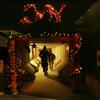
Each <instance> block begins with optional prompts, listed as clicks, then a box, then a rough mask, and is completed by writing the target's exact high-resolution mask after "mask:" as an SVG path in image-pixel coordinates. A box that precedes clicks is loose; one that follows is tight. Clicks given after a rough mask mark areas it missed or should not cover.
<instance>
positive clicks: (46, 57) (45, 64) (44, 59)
mask: <svg viewBox="0 0 100 100" xmlns="http://www.w3.org/2000/svg"><path fill="white" fill-rule="evenodd" d="M39 56H40V58H41V65H42V68H43V72H44V75H45V76H47V75H48V60H49V52H48V51H47V48H46V46H44V47H43V50H41V51H40V53H39Z"/></svg>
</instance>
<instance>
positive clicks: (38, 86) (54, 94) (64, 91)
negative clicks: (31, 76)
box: [21, 67, 95, 100]
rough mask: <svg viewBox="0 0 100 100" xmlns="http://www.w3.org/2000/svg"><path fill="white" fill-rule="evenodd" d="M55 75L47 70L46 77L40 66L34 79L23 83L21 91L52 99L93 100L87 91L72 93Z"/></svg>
mask: <svg viewBox="0 0 100 100" xmlns="http://www.w3.org/2000/svg"><path fill="white" fill-rule="evenodd" d="M56 75H57V73H56V72H51V71H49V76H48V77H46V76H44V74H43V72H42V69H41V67H40V69H39V72H38V73H36V79H35V80H34V81H31V82H28V83H25V84H24V86H23V88H22V90H21V92H22V93H23V94H26V95H31V96H37V97H45V98H49V99H53V100H95V99H94V98H93V97H92V96H91V95H90V94H89V93H88V92H87V91H82V92H81V93H78V94H76V93H72V90H71V88H69V87H68V86H67V85H66V86H65V85H63V84H62V83H60V82H58V81H57V80H56V79H57V78H56ZM49 99H47V100H49ZM44 100H45V99H44Z"/></svg>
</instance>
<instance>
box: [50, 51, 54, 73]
mask: <svg viewBox="0 0 100 100" xmlns="http://www.w3.org/2000/svg"><path fill="white" fill-rule="evenodd" d="M55 58H56V57H55V55H54V54H53V53H52V51H51V50H50V52H49V67H50V69H51V71H53V65H54V60H55Z"/></svg>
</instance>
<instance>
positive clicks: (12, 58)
mask: <svg viewBox="0 0 100 100" xmlns="http://www.w3.org/2000/svg"><path fill="white" fill-rule="evenodd" d="M8 45H9V68H10V78H11V91H12V93H13V94H14V95H16V94H17V73H16V56H15V40H14V39H9V42H8Z"/></svg>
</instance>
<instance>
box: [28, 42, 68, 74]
mask: <svg viewBox="0 0 100 100" xmlns="http://www.w3.org/2000/svg"><path fill="white" fill-rule="evenodd" d="M33 44H34V43H30V54H29V58H30V63H31V64H33V65H34V66H36V67H40V66H41V60H40V57H39V52H40V50H41V49H43V46H44V45H45V46H46V47H47V49H48V50H52V52H53V54H54V55H55V56H56V59H55V61H54V65H53V71H50V69H49V70H48V71H49V73H50V74H52V73H53V74H55V75H59V74H58V72H59V70H61V69H62V68H63V67H64V66H65V65H66V64H67V63H68V60H69V45H68V44H67V43H35V45H36V47H35V48H33V47H32V45H33ZM39 69H40V68H39ZM39 73H41V71H39Z"/></svg>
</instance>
